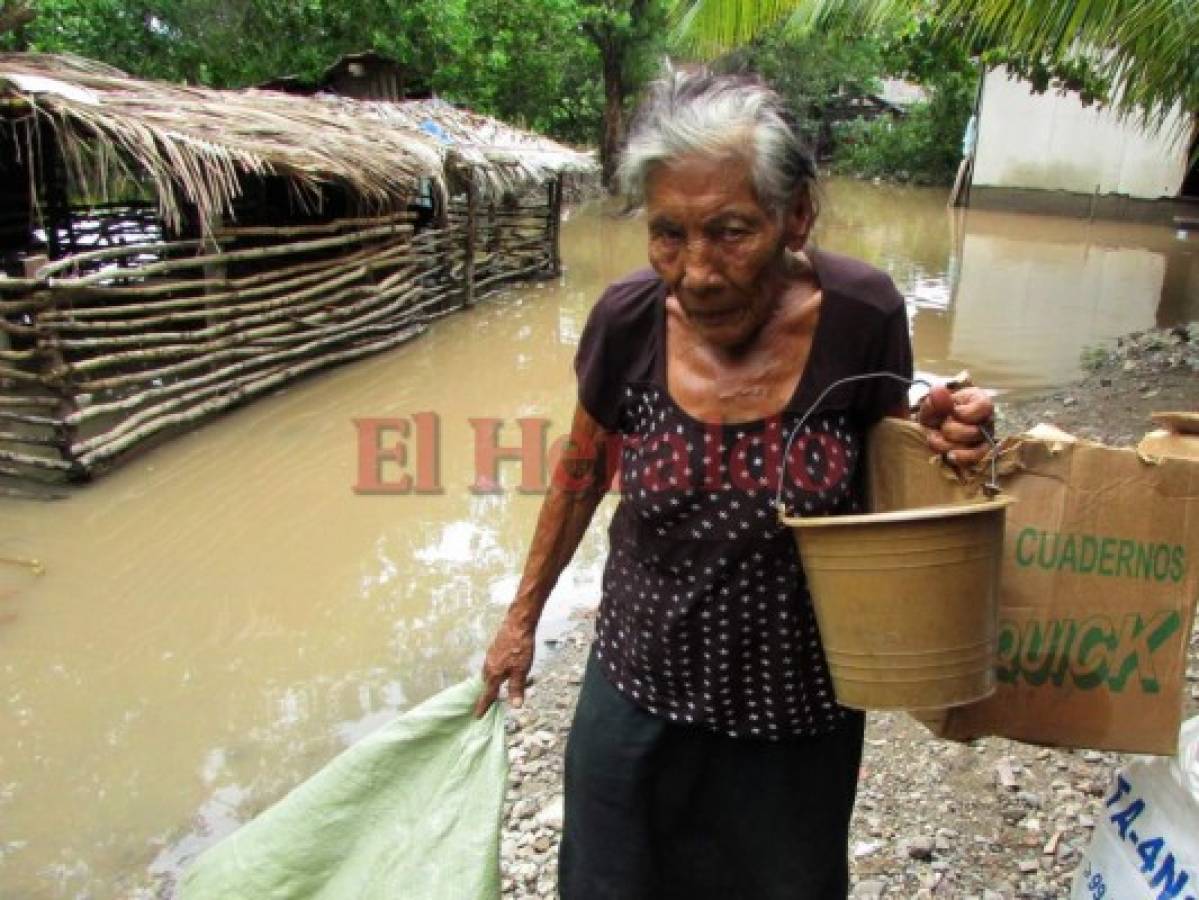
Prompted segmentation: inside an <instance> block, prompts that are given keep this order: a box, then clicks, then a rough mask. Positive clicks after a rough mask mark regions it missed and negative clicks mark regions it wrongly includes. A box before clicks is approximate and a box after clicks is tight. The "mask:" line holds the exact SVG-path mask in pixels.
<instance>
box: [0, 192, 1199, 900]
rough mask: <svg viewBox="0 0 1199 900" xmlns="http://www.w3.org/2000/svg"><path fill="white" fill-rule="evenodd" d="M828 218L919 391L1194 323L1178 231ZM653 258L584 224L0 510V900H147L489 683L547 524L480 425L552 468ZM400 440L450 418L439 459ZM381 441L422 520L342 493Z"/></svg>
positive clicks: (925, 211)
mask: <svg viewBox="0 0 1199 900" xmlns="http://www.w3.org/2000/svg"><path fill="white" fill-rule="evenodd" d="M824 207H825V208H824V213H823V222H822V225H821V227H820V229H819V233H818V240H819V242H820V244H821V245H822V246H824V247H826V248H828V249H833V250H840V251H843V252H847V253H851V254H854V255H857V256H861V257H864V258H866V259H869V260H871V261H873V262H875V263H876V264H878V265H881V266H883V267H884V268H886V269H888V270H889V271H890V272H891V273H892V274H893V276H894V278H895V280H896V282H897V283H898V284H899V286H900V288H901V290H902V291H903V292H904V293H905V294H906V295H907V296H908V298H909V311H910V313H911V315H912V320H913V333H914V338H915V344H916V348H917V356H918V364H919V366H920V368H921V369H924V370H926V371H930V372H933V373H936V374H940V375H949V374H953V373H954V372H956V371H957V370H958V369H960V368H963V367H968V368H970V369H971V370H972V372H973V373H974V375H975V378H976V380H977V381H978V382H980V383H982V384H986V385H989V386H992V387H996V388H999V389H1003V390H1021V389H1029V388H1036V387H1043V386H1047V385H1051V384H1055V383H1059V382H1061V381H1063V380H1066V379H1069V378H1072V377H1074V376H1075V375H1076V374H1077V373H1078V371H1079V370H1078V357H1079V351H1080V350H1081V349H1082V348H1084V347H1086V346H1088V345H1091V344H1094V343H1096V342H1098V341H1101V340H1103V339H1105V338H1108V337H1111V336H1114V335H1116V334H1120V333H1123V332H1126V331H1129V330H1133V329H1139V328H1145V327H1149V326H1153V325H1165V324H1171V323H1173V322H1176V321H1183V320H1187V319H1191V318H1199V264H1197V261H1196V260H1197V253H1196V250H1197V245H1199V240H1197V239H1196V238H1191V239H1190V240H1186V239H1185V237H1179V236H1177V235H1175V234H1174V233H1173V232H1172V231H1170V230H1168V229H1162V228H1151V227H1145V226H1117V225H1113V224H1110V223H1098V222H1096V223H1090V224H1088V223H1086V222H1080V221H1073V220H1056V219H1051V218H1043V217H1024V216H1014V215H1011V214H998V213H992V214H986V213H981V212H970V213H969V214H962V213H961V212H958V213H954V214H951V213H949V212H947V211H946V210H945V208H944V193H943V192H941V191H932V190H923V189H904V188H892V187H877V186H871V185H868V184H860V183H852V182H834V183H832V184H831V185H830V186H829V188H828V190H827V195H826V197H825V204H824ZM641 229H642V225H641V223H640V222H638V221H636V220H633V221H629V220H612V219H609V218H606V217H605V216H603V215H602V214H601V213H600V212H599V211H597V210H584V211H582V212H580V213H577V214H575V215H574V216H573V217H572V218H571V220H570V221H569V222H567V223H566V225H565V226H564V228H563V256H564V261H565V265H566V267H567V270H566V272H565V274H564V276H563V277H562V279H561V280H559V281H556V282H552V283H546V284H540V285H535V286H531V287H527V288H522V289H519V290H513V291H510V292H507V293H504V294H501V295H497V296H495V297H493V298H491V299H489V300H487V301H485V302H483V303H482V304H481V305H480V306H478V307H477V308H475V309H473V310H471V311H469V312H467V313H463V314H459V315H456V316H453V317H451V318H448V319H446V320H443V321H441V322H439V323H437V324H436V325H434V326H433V328H432V329H431V331H430V332H429V334H427V335H425V336H424V337H422V338H420V339H419V340H417V341H415V342H413V343H411V344H409V345H406V346H404V347H401V348H399V349H397V350H394V351H392V352H389V353H387V354H384V355H382V356H377V357H374V358H372V359H368V360H365V361H361V362H358V363H355V364H353V365H350V366H345V367H342V368H339V369H336V370H333V371H330V372H326V373H324V374H321V375H319V376H317V377H315V378H310V379H308V380H306V381H303V382H301V383H299V384H295V385H292V386H291V387H289V388H287V389H286V390H284V391H281V392H280V393H278V394H277V395H275V396H273V397H271V398H268V399H265V400H262V401H259V402H257V403H255V404H254V405H252V406H249V407H247V408H245V409H242V410H240V411H237V412H235V413H233V414H231V415H228V416H224V417H222V418H220V419H219V420H217V421H215V422H212V423H210V424H208V425H206V426H204V427H203V428H201V429H200V430H198V431H196V432H194V433H192V434H189V435H186V436H184V437H181V438H179V439H176V440H174V441H172V442H170V443H168V444H166V445H164V446H162V447H159V448H157V449H155V450H152V451H150V452H148V453H145V454H143V455H142V456H140V457H138V458H136V459H134V460H131V461H130V462H129V463H128V464H126V465H125V466H124V467H122V468H121V469H119V470H118V471H116V472H114V473H112V474H111V475H109V476H107V477H105V478H103V479H101V480H100V481H98V482H97V483H95V484H93V485H90V486H88V487H86V488H85V489H82V490H80V491H78V492H76V493H74V495H73V496H71V497H70V498H69V499H67V500H63V501H60V502H57V503H34V502H24V501H15V500H0V897H4V898H6V900H8V898H22V900H23V898H43V897H44V898H59V897H63V898H65V897H71V898H80V897H88V898H115V897H128V896H146V897H149V896H155V895H156V894H155V893H154V891H155V886H156V885H157V887H158V889H159V890H163V891H165V890H166V888H165V887H164V886H165V885H168V884H169V883H170V881H171V879H172V878H173V877H174V875H175V874H176V873H177V872H178V871H179V869H180V867H182V866H184V865H186V863H187V861H188V860H190V859H191V858H193V857H194V855H195V854H196V853H197V852H198V851H199V850H201V849H202V848H203V847H205V846H207V845H208V844H210V843H212V842H213V841H214V840H216V839H217V838H218V837H220V836H221V835H222V834H225V833H227V832H228V831H230V830H231V829H233V828H234V827H236V825H237V824H238V823H240V822H243V821H245V820H247V819H248V818H250V817H251V816H253V815H254V814H255V813H256V812H258V811H259V810H261V809H263V808H264V807H265V806H267V805H269V804H270V803H271V802H273V801H274V800H275V799H277V798H278V797H279V796H281V795H282V794H283V793H285V792H286V791H287V790H288V789H290V788H291V787H293V786H294V785H295V784H297V783H298V782H300V781H301V780H303V779H304V778H305V777H306V776H307V775H309V774H311V773H312V772H313V771H315V770H316V769H317V768H319V767H320V766H321V765H322V764H323V763H324V762H325V761H326V760H328V759H329V758H330V757H331V756H332V755H333V754H334V753H336V752H337V751H338V750H339V749H341V748H342V747H344V746H346V745H347V744H349V743H350V742H352V741H353V740H354V739H356V738H357V737H359V736H361V735H363V734H364V733H366V732H367V731H369V730H370V729H372V728H374V727H376V726H378V725H379V724H381V723H382V722H384V721H386V720H387V719H388V718H389V717H391V716H392V715H394V714H395V713H396V712H397V711H399V710H403V709H406V708H409V707H410V706H412V705H413V704H415V703H417V702H419V701H420V700H422V699H424V698H425V697H427V696H429V695H431V694H432V693H434V692H436V691H437V690H439V689H440V688H442V687H443V686H446V685H448V684H451V683H453V682H455V681H457V680H459V679H461V678H463V677H464V676H466V675H467V674H469V673H470V672H473V671H475V670H476V669H477V667H478V665H479V662H480V659H481V654H482V650H483V648H484V647H485V645H486V642H487V640H488V637H489V634H490V630H491V629H492V628H493V627H494V625H495V623H496V621H497V619H498V617H499V615H500V614H501V612H502V609H503V606H504V605H505V604H506V603H507V602H508V601H509V599H510V598H511V596H512V592H513V589H514V587H515V585H516V582H517V573H518V568H519V566H520V564H521V561H522V557H523V552H524V548H525V546H526V544H527V541H528V538H529V536H530V534H531V532H532V529H533V524H534V522H535V518H536V514H537V510H538V506H539V502H540V498H539V495H538V493H537V491H536V490H535V482H536V480H537V469H538V466H537V465H536V460H535V459H533V460H532V461H531V463H530V469H529V472H528V473H526V475H527V481H528V484H527V485H526V486H527V487H529V488H532V489H530V490H526V491H523V492H522V491H521V490H518V487H519V483H520V481H521V477H522V475H521V467H520V465H519V463H517V462H505V463H503V464H502V465H501V470H500V479H501V484H502V488H503V489H502V491H500V492H499V493H472V492H471V491H470V490H468V489H467V487H468V485H470V484H471V483H472V482H473V480H474V479H473V472H474V467H475V462H476V460H475V453H476V443H477V442H476V431H475V427H474V426H472V424H471V422H470V420H471V419H472V418H474V419H487V418H491V419H499V420H501V421H502V423H503V427H502V429H501V431H500V432H499V442H500V443H501V444H504V445H513V444H516V443H517V442H518V440H519V434H520V431H519V426H518V424H517V421H516V420H517V419H518V418H527V419H537V418H540V419H544V420H546V421H547V422H548V424H547V425H546V426H545V427H544V434H545V438H546V443H549V442H550V441H552V440H553V439H554V438H556V437H557V436H558V435H560V434H561V433H562V431H563V429H564V427H565V425H566V423H567V421H568V417H569V414H570V409H571V407H572V403H573V382H572V374H571V367H570V363H571V358H572V353H573V347H574V345H575V343H576V341H577V339H578V335H579V332H580V330H581V329H582V326H583V322H584V321H585V318H586V314H587V310H588V308H589V307H590V304H591V303H592V302H593V301H594V298H595V296H596V294H597V292H598V290H599V289H600V288H601V287H602V285H604V284H605V283H606V282H608V281H609V280H611V279H612V278H615V277H617V276H619V275H620V274H622V273H624V272H626V271H628V270H629V269H631V268H633V267H636V266H638V265H641V263H642V260H643V258H644V257H643V253H644V250H643V238H642V232H641ZM418 413H434V414H436V416H437V417H438V427H437V431H438V435H437V437H438V440H437V441H436V448H435V449H436V451H437V452H436V453H433V452H432V450H433V449H434V448H433V443H434V442H433V441H431V440H429V439H428V435H429V433H430V432H429V430H428V428H429V424H430V421H431V420H430V419H429V418H427V417H422V418H421V419H420V420H419V422H420V423H421V424H422V427H421V428H418V427H417V424H416V421H414V420H412V419H411V417H412V416H413V415H414V414H418ZM380 419H393V420H394V419H407V420H409V427H410V434H409V437H408V439H407V444H406V446H407V448H408V454H409V459H408V465H407V469H406V470H407V471H409V472H411V473H417V472H418V471H419V472H421V473H423V478H424V480H425V481H426V482H432V484H426V485H425V486H426V487H429V486H433V487H440V489H441V492H440V493H438V492H425V493H419V494H418V493H410V494H403V495H401V494H387V493H375V494H363V493H357V492H355V490H354V488H355V485H356V484H359V483H360V480H361V479H360V473H359V462H360V456H361V455H362V454H361V450H360V435H366V434H368V433H369V428H370V426H369V425H367V424H365V423H364V420H380ZM356 420H359V422H360V424H359V425H357V426H356V425H355V421H356ZM392 424H393V425H394V423H392ZM479 427H482V426H479ZM527 427H528V428H529V429H530V438H531V437H532V435H533V433H534V432H535V431H536V428H537V426H536V425H529V426H527ZM418 432H419V433H420V434H421V435H422V436H423V437H422V438H421V439H419V440H418ZM398 439H399V435H398V432H397V431H395V430H391V431H385V432H383V433H382V435H381V440H380V442H379V443H380V445H383V446H394V444H395V443H396V441H397V440H398ZM535 443H536V442H535V441H533V440H531V439H530V440H529V441H528V442H527V443H526V446H527V447H528V448H529V449H530V450H535V449H536V448H535V446H534V445H535ZM418 451H422V452H418ZM434 457H435V458H436V463H437V465H436V466H434V465H433V462H434ZM366 468H367V469H368V475H369V470H370V469H371V468H372V467H370V466H367V467H366ZM376 471H377V475H378V476H379V478H380V479H381V480H382V481H384V482H394V481H395V480H396V479H398V478H399V477H400V476H401V475H402V474H403V470H401V467H400V465H399V464H398V463H396V462H394V461H393V462H386V461H385V462H383V463H382V464H381V465H380V466H379V467H378V469H377V470H376ZM612 502H613V501H612V500H611V499H609V500H608V501H607V502H606V504H605V506H604V507H603V508H602V509H601V516H600V518H601V519H603V520H606V519H607V517H608V516H609V515H610V513H611V504H612ZM604 547H605V539H604V533H603V529H602V527H600V526H599V524H597V525H595V526H593V527H592V529H591V531H590V532H589V534H588V536H587V537H586V539H585V540H584V542H583V545H582V547H581V548H580V550H579V553H578V555H577V557H576V560H575V562H574V564H573V565H572V566H571V568H570V569H569V570H568V571H567V573H566V574H565V575H564V576H563V578H562V580H561V582H560V584H559V586H558V588H557V590H556V591H555V593H554V596H553V598H552V600H551V603H550V606H549V609H548V610H547V615H546V621H545V628H544V629H543V631H544V634H543V636H546V637H552V635H554V634H556V633H559V632H560V631H561V630H562V629H563V627H564V625H565V623H566V621H567V616H568V615H569V613H570V611H571V610H572V609H576V608H579V607H585V606H589V605H592V604H593V603H594V602H595V601H596V599H597V596H598V584H599V576H600V571H601V566H602V562H603V553H604ZM32 560H37V561H38V562H39V563H40V566H41V572H40V574H39V572H38V571H35V569H34V568H33V567H32V566H31V565H30V564H29V563H30V561H32Z"/></svg>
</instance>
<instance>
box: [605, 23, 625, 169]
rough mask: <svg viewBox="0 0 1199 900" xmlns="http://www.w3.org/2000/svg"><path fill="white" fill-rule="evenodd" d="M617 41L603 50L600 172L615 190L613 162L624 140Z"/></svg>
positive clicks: (617, 159) (622, 92)
mask: <svg viewBox="0 0 1199 900" xmlns="http://www.w3.org/2000/svg"><path fill="white" fill-rule="evenodd" d="M622 56H623V54H622V53H621V51H620V45H619V44H616V45H615V46H610V47H608V48H605V49H604V51H603V62H604V119H603V130H604V133H603V138H602V140H601V141H600V173H601V177H602V178H603V183H604V187H606V188H608V190H609V191H611V192H615V190H616V179H615V175H616V164H617V162H618V161H619V159H620V147H621V145H622V144H623V143H624V98H625V87H624V66H623V62H624V60H623V58H622Z"/></svg>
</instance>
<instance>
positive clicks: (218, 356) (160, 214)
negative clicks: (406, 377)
mask: <svg viewBox="0 0 1199 900" xmlns="http://www.w3.org/2000/svg"><path fill="white" fill-rule="evenodd" d="M593 168H594V162H593V160H592V158H591V157H590V156H589V155H588V154H584V153H579V152H577V151H575V150H572V149H570V148H568V147H565V146H562V145H560V144H557V143H555V142H553V141H550V140H548V139H546V138H542V137H540V136H537V135H533V134H530V133H528V132H523V131H520V130H518V129H515V128H512V127H509V126H507V125H504V124H503V123H501V122H497V121H495V120H493V119H489V118H487V117H485V116H479V115H475V114H473V113H470V112H467V111H464V110H460V109H456V108H455V107H453V106H451V105H450V104H447V103H444V102H442V101H439V100H432V99H429V100H419V101H407V102H400V103H393V102H379V101H373V102H362V101H356V100H352V99H348V98H344V97H324V96H322V97H303V96H292V95H288V94H285V93H280V92H276V91H264V90H249V91H216V90H208V89H202V88H194V87H186V86H180V85H174V84H165V83H159V82H149V81H142V80H137V79H133V78H130V77H129V76H127V75H125V74H124V73H122V72H119V71H117V70H115V69H112V68H110V67H108V66H104V65H101V64H99V63H95V62H91V61H87V60H82V59H79V58H74V57H65V56H47V55H39V54H0V476H7V477H10V478H17V479H20V480H25V481H28V480H34V481H63V480H85V479H87V478H89V477H91V476H92V475H94V474H95V473H97V472H100V471H102V470H104V469H105V468H106V467H109V466H111V465H113V464H114V463H115V462H117V461H118V460H119V459H121V458H122V457H123V456H125V455H126V454H128V453H129V452H131V451H133V450H135V449H136V448H139V447H142V446H145V445H146V444H147V443H148V442H151V441H153V440H156V439H160V438H161V437H162V436H164V435H166V434H169V433H171V432H172V431H174V430H177V429H179V428H180V427H184V426H189V425H192V424H194V423H196V422H199V421H201V420H203V419H204V418H206V417H208V416H211V415H213V414H216V413H219V412H221V411H223V410H225V409H228V408H230V407H232V406H234V405H236V404H240V403H243V402H245V401H248V400H251V399H253V398H254V397H256V396H259V395H262V394H264V393H266V392H268V391H272V390H275V389H277V388H278V387H279V386H280V385H282V384H285V383H287V382H288V381H290V380H292V379H294V378H297V377H300V376H302V375H305V374H307V373H309V372H313V371H315V370H317V369H320V368H323V367H325V366H329V365H332V364H335V363H339V362H343V361H347V360H352V359H357V358H360V357H363V356H366V355H368V354H371V353H376V352H379V351H381V350H385V349H388V348H390V347H394V346H396V345H398V344H400V343H403V342H404V341H406V340H409V339H411V338H413V337H415V336H417V335H419V334H420V333H422V332H423V331H424V330H425V329H426V328H427V327H428V323H429V322H431V321H432V320H433V319H436V318H438V317H439V316H442V315H445V314H447V313H449V312H452V311H454V310H456V309H460V308H462V307H464V306H468V305H470V304H471V303H473V302H474V300H475V299H476V298H477V297H478V296H479V295H480V294H481V293H483V292H485V291H488V290H491V289H493V288H495V287H498V286H499V285H502V284H505V283H508V282H512V281H514V280H524V279H534V278H543V277H551V276H553V275H555V274H556V273H557V272H558V271H559V256H558V227H559V220H560V205H561V198H562V176H563V174H564V173H566V172H585V171H590V170H592V169H593Z"/></svg>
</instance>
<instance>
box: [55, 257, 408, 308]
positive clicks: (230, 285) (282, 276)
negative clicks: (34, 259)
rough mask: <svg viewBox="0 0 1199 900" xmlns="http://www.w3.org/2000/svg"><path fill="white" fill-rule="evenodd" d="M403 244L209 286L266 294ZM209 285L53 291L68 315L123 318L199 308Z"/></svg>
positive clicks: (235, 295) (229, 292)
mask: <svg viewBox="0 0 1199 900" xmlns="http://www.w3.org/2000/svg"><path fill="white" fill-rule="evenodd" d="M407 246H408V244H407V242H406V241H403V240H400V241H394V242H391V243H380V244H376V245H373V246H371V247H367V248H365V249H363V250H359V251H355V252H354V253H351V254H347V255H346V256H341V257H335V258H333V259H318V260H309V261H308V262H304V263H299V264H297V265H294V266H284V267H280V268H277V269H271V270H269V271H267V272H261V273H258V274H255V275H248V276H245V277H242V278H232V279H226V280H225V281H224V282H223V283H221V284H219V285H211V286H217V287H223V288H225V289H226V294H225V295H224V297H225V299H230V300H235V299H239V298H242V297H253V296H261V295H263V294H269V293H271V292H272V291H275V290H277V289H279V288H281V287H284V286H287V284H288V281H287V280H288V279H290V278H292V277H293V276H300V275H303V274H305V273H313V274H312V277H311V278H310V279H309V280H316V279H320V278H322V277H325V273H326V272H329V271H336V270H338V269H340V268H347V267H349V266H352V265H355V264H359V263H361V262H363V261H365V260H370V259H371V258H372V257H373V256H377V257H378V258H379V259H380V260H381V261H383V262H386V261H389V260H391V259H392V258H399V257H398V256H394V257H393V254H399V253H400V251H401V249H402V248H405V247H407ZM209 286H210V285H209V284H208V283H207V282H205V281H204V280H203V279H195V278H193V279H185V280H183V281H171V282H160V283H158V284H147V285H140V286H136V287H108V286H105V287H82V288H79V287H72V286H70V285H56V286H55V289H54V290H55V292H56V293H57V294H59V295H61V296H64V297H67V298H69V299H70V301H71V309H72V312H73V313H74V314H75V315H76V317H77V318H78V314H79V312H80V311H81V310H82V311H84V312H86V314H87V315H88V316H89V317H94V316H103V317H108V316H112V317H117V316H122V315H127V314H129V313H138V312H145V311H146V310H148V309H154V310H164V309H171V310H178V309H191V308H194V307H197V306H200V305H202V303H203V301H204V300H205V299H206V298H208V297H210V296H211V295H206V294H204V293H203V291H204V290H205V289H207V288H208V287H209ZM186 290H194V291H199V292H200V293H196V294H192V295H190V296H186V297H178V298H175V299H169V300H155V301H153V302H152V304H151V305H147V304H145V303H141V304H128V305H125V306H113V305H110V304H109V303H107V302H105V303H104V304H103V305H94V304H86V303H80V301H79V298H95V299H97V300H102V301H108V300H111V299H114V298H124V297H131V298H138V297H143V298H144V297H151V296H155V295H158V294H166V293H178V292H179V291H186Z"/></svg>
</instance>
